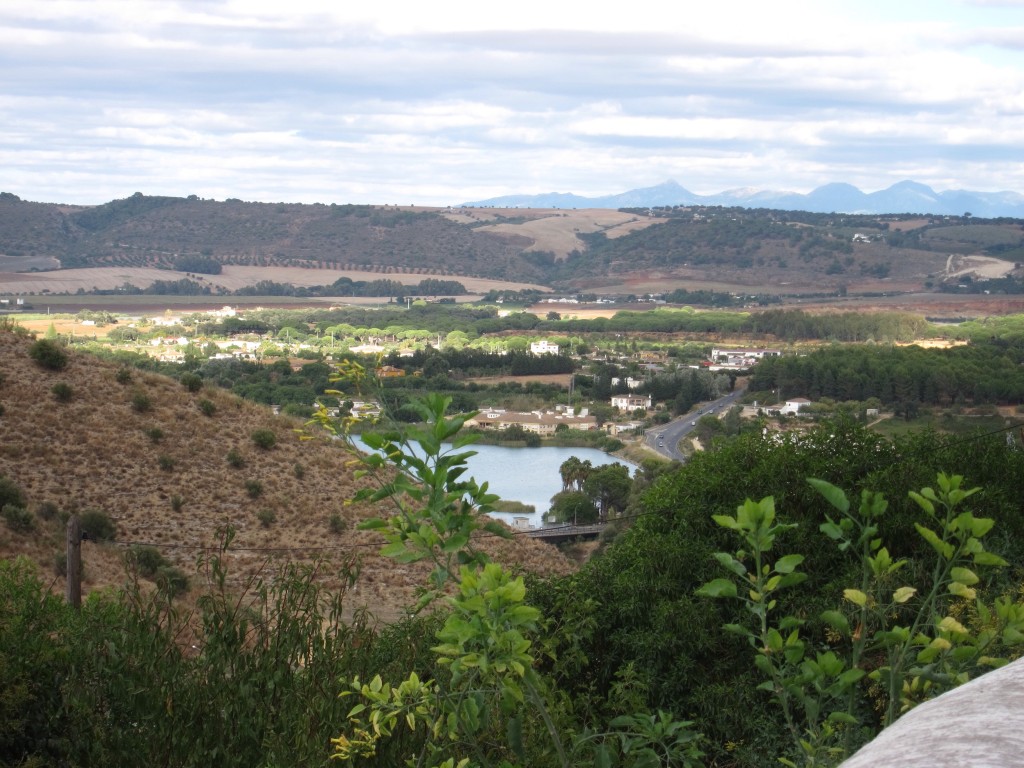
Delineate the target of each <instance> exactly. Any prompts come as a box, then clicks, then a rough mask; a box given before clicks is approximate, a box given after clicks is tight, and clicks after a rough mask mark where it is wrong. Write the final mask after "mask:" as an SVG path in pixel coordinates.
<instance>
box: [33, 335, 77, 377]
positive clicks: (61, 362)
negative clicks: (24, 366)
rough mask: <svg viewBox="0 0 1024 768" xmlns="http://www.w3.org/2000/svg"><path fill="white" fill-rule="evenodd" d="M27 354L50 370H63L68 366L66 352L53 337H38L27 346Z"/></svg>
mask: <svg viewBox="0 0 1024 768" xmlns="http://www.w3.org/2000/svg"><path fill="white" fill-rule="evenodd" d="M28 354H29V357H31V358H32V359H33V360H35V361H36V362H37V363H38V364H39V365H41V366H42V367H43V368H46V369H47V370H50V371H63V370H64V369H65V368H67V366H68V353H67V352H66V351H65V350H64V348H63V347H62V346H61V345H60V344H59V343H57V342H56V341H54V340H53V339H39V340H38V341H37V342H35V343H34V344H33V345H32V346H31V347H29V348H28Z"/></svg>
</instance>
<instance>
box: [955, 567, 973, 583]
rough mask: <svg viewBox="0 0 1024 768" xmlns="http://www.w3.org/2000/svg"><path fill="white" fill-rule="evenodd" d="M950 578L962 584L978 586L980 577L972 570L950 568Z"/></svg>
mask: <svg viewBox="0 0 1024 768" xmlns="http://www.w3.org/2000/svg"><path fill="white" fill-rule="evenodd" d="M949 575H950V578H952V579H953V580H954V581H959V582H960V583H961V584H967V585H971V584H977V583H978V576H977V574H975V573H974V571H972V570H971V569H970V568H950V570H949Z"/></svg>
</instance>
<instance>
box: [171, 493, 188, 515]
mask: <svg viewBox="0 0 1024 768" xmlns="http://www.w3.org/2000/svg"><path fill="white" fill-rule="evenodd" d="M184 507H185V497H184V496H181V495H179V494H177V493H175V494H172V495H171V509H173V510H174V511H175V512H181V510H182V509H184Z"/></svg>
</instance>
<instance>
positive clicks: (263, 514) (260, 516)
mask: <svg viewBox="0 0 1024 768" xmlns="http://www.w3.org/2000/svg"><path fill="white" fill-rule="evenodd" d="M256 519H257V520H259V521H260V525H262V526H263V527H264V528H269V527H270V526H271V525H273V524H274V523H275V522H276V521H277V515H276V514H275V513H274V510H272V509H266V508H264V509H261V510H260V511H259V512H257V513H256Z"/></svg>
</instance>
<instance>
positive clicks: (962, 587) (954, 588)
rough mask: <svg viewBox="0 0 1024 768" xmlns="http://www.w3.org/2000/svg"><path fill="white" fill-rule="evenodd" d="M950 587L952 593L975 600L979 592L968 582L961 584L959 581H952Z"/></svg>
mask: <svg viewBox="0 0 1024 768" xmlns="http://www.w3.org/2000/svg"><path fill="white" fill-rule="evenodd" d="M948 589H949V593H950V594H951V595H956V596H957V597H962V598H964V599H965V600H974V599H975V598H976V597H977V596H978V593H977V592H976V591H975V589H974V588H973V587H968V586H967V585H966V584H961V583H960V582H959V581H953V582H950V584H949V587H948Z"/></svg>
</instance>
